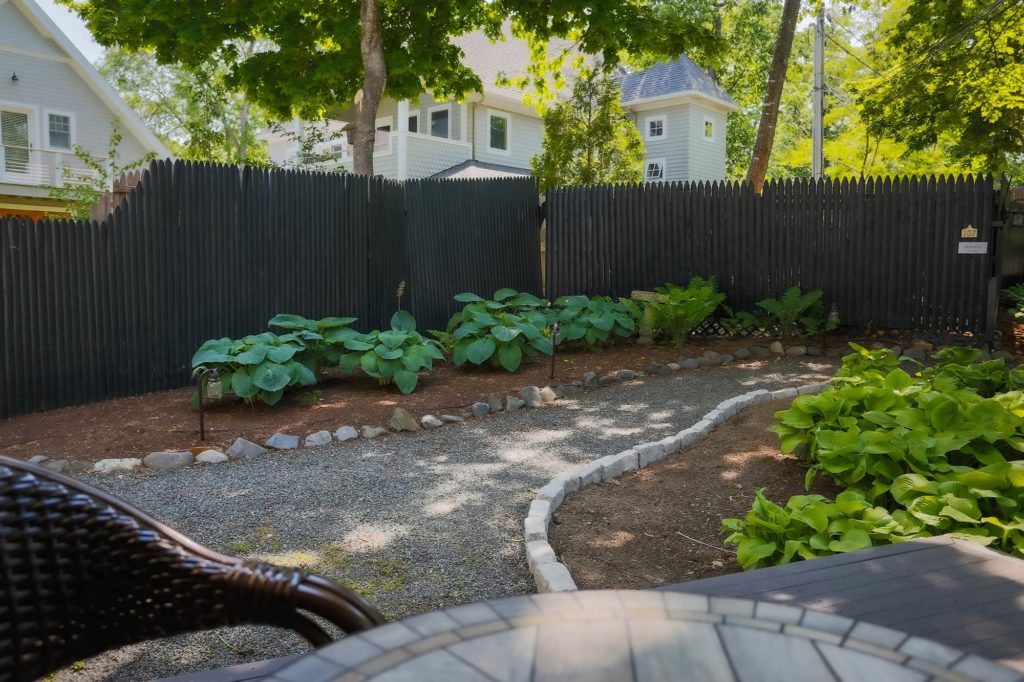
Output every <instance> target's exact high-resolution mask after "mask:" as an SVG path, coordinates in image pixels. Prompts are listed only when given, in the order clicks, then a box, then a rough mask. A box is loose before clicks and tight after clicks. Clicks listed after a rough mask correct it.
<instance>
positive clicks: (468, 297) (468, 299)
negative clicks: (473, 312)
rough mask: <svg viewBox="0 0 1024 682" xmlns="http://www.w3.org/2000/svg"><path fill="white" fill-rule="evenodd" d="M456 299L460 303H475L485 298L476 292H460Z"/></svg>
mask: <svg viewBox="0 0 1024 682" xmlns="http://www.w3.org/2000/svg"><path fill="white" fill-rule="evenodd" d="M455 300H456V301H458V302H459V303H475V302H477V301H483V300H484V299H482V298H480V297H479V296H477V295H476V294H468V293H467V294H458V295H457V296H455Z"/></svg>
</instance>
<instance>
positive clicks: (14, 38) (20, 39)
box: [0, 2, 64, 78]
mask: <svg viewBox="0 0 1024 682" xmlns="http://www.w3.org/2000/svg"><path fill="white" fill-rule="evenodd" d="M0 45H9V46H11V47H14V48H18V49H21V50H32V51H33V52H42V53H44V54H49V55H53V56H55V57H63V56H64V52H63V50H61V49H60V48H59V47H57V44H56V43H54V42H53V41H52V40H50V39H49V38H46V37H44V36H43V35H42V34H41V33H40V32H39V31H37V30H36V27H35V26H33V25H32V22H30V21H29V20H28V19H27V18H25V15H23V14H22V13H21V10H19V9H18V8H17V7H15V6H14V3H13V2H5V3H4V4H2V5H0ZM3 59H4V61H6V54H4V57H3ZM7 76H8V77H9V76H10V74H7ZM20 77H21V76H20V75H19V78H20Z"/></svg>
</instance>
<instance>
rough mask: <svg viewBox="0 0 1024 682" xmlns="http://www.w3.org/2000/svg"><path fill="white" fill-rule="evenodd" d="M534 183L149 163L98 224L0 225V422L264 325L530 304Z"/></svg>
mask: <svg viewBox="0 0 1024 682" xmlns="http://www.w3.org/2000/svg"><path fill="white" fill-rule="evenodd" d="M538 227H539V215H538V211H537V187H536V184H535V182H534V181H533V180H532V179H502V180H473V181H442V180H416V181H409V182H405V183H398V182H394V181H388V180H382V179H380V178H365V177H356V176H342V175H336V174H317V173H307V172H296V171H276V170H275V171H268V170H258V169H252V168H239V167H235V166H220V165H203V164H191V163H185V162H173V163H172V162H155V163H153V164H152V165H151V166H150V167H149V169H148V170H147V171H146V172H145V173H144V174H143V177H142V179H141V181H140V182H139V183H138V184H137V185H136V186H135V188H134V189H133V190H132V191H131V192H130V193H129V194H128V196H127V198H126V199H125V201H124V202H123V203H122V204H121V205H120V206H118V207H117V208H116V209H115V210H114V211H113V213H112V214H111V215H110V216H108V217H107V218H105V219H104V220H102V221H67V220H56V221H38V222H32V221H29V220H26V219H20V218H7V219H0V286H2V291H0V306H2V307H0V322H2V327H0V390H2V393H0V417H5V416H10V415H15V414H20V413H25V412H30V411H35V410H43V409H50V408H55V407H61V406H65V405H73V404H80V403H86V402H90V401H96V400H103V399H107V398H112V397H118V396H125V395H133V394H137V393H142V392H145V391H152V390H160V389H168V388H174V387H179V386H182V385H185V384H186V383H187V382H188V381H189V375H190V370H191V368H190V359H191V356H192V353H193V351H194V350H195V349H196V348H197V347H198V346H199V344H200V343H202V342H203V341H204V340H206V339H208V338H215V337H221V336H231V337H239V336H244V335H246V334H254V333H259V332H261V331H265V330H266V329H267V321H268V320H269V319H270V318H271V317H273V316H274V315H275V314H277V313H283V312H290V313H297V314H300V315H304V316H307V317H311V318H318V317H324V316H328V315H344V316H353V317H357V318H359V322H358V323H357V325H356V326H357V327H360V328H362V329H363V330H364V331H365V330H369V329H371V328H374V327H378V328H379V327H385V326H386V325H387V324H388V322H389V319H390V317H391V315H392V313H393V312H394V311H395V308H396V303H397V302H396V299H395V290H396V289H397V288H398V286H399V283H400V282H402V281H405V282H406V283H407V287H406V293H405V296H404V297H403V298H402V306H403V308H405V309H406V310H409V311H411V312H412V313H413V315H414V316H415V317H416V318H417V321H418V322H419V327H420V330H421V331H425V330H427V329H431V328H443V327H444V325H445V323H446V322H447V320H448V317H449V316H450V315H451V313H452V312H453V311H454V309H455V308H454V306H455V305H457V304H455V302H454V301H453V300H452V296H454V295H455V294H458V293H460V292H462V291H474V292H477V293H479V294H490V293H492V292H493V291H494V290H496V289H498V288H501V287H515V288H518V289H521V290H523V291H530V292H532V293H536V294H539V293H541V292H540V287H541V282H540V264H539V261H540V246H539V239H538Z"/></svg>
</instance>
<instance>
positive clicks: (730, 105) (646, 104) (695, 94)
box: [622, 90, 740, 111]
mask: <svg viewBox="0 0 1024 682" xmlns="http://www.w3.org/2000/svg"><path fill="white" fill-rule="evenodd" d="M690 100H702V101H704V102H709V103H712V104H714V105H715V106H718V107H721V108H723V109H725V110H726V111H736V110H737V109H739V108H740V106H739V105H738V104H736V103H735V102H728V101H726V100H723V99H719V98H717V97H712V96H711V95H708V94H707V93H704V92H701V91H700V90H684V91H682V92H673V93H670V94H668V95H658V96H657V97H642V98H640V99H633V100H629V101H627V102H623V103H622V106H623V107H624V108H626V109H629V110H632V111H639V110H641V109H643V108H646V109H653V108H654V107H656V106H658V105H662V106H664V105H665V104H666V103H668V102H671V103H673V104H676V103H678V104H683V103H685V102H687V101H690Z"/></svg>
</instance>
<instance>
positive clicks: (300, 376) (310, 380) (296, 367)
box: [285, 360, 316, 386]
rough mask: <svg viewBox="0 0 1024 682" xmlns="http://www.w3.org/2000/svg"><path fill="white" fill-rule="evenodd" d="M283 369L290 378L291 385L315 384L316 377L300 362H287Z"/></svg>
mask: <svg viewBox="0 0 1024 682" xmlns="http://www.w3.org/2000/svg"><path fill="white" fill-rule="evenodd" d="M285 367H286V368H287V369H288V375H289V376H290V377H291V383H293V384H298V385H299V386H312V385H314V384H315V383H316V375H315V374H313V372H312V371H311V370H310V369H309V368H308V367H306V366H305V365H304V364H302V363H301V362H297V361H295V360H289V361H288V362H287V363H286V364H285Z"/></svg>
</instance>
